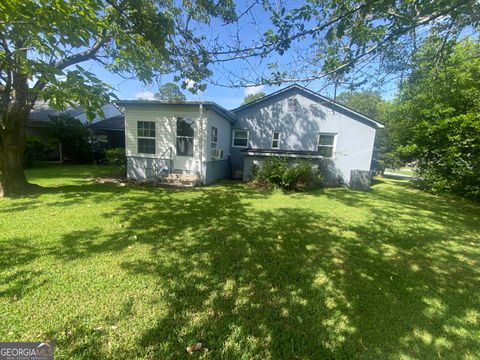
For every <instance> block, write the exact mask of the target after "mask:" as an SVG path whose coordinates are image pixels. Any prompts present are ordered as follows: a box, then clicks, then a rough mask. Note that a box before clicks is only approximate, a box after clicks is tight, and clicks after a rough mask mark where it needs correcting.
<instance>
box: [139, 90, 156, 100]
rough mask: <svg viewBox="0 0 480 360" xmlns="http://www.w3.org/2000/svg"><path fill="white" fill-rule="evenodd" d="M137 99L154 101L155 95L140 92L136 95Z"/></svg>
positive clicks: (149, 92)
mask: <svg viewBox="0 0 480 360" xmlns="http://www.w3.org/2000/svg"><path fill="white" fill-rule="evenodd" d="M135 98H137V99H143V100H154V99H155V96H154V93H153V92H151V91H139V92H137V93H136V94H135Z"/></svg>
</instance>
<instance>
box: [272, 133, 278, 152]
mask: <svg viewBox="0 0 480 360" xmlns="http://www.w3.org/2000/svg"><path fill="white" fill-rule="evenodd" d="M279 145H280V133H279V132H278V131H274V132H273V135H272V149H278V148H279Z"/></svg>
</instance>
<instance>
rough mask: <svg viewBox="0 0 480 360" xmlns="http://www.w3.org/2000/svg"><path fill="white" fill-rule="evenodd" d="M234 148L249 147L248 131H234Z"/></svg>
mask: <svg viewBox="0 0 480 360" xmlns="http://www.w3.org/2000/svg"><path fill="white" fill-rule="evenodd" d="M233 146H235V147H247V146H248V130H233Z"/></svg>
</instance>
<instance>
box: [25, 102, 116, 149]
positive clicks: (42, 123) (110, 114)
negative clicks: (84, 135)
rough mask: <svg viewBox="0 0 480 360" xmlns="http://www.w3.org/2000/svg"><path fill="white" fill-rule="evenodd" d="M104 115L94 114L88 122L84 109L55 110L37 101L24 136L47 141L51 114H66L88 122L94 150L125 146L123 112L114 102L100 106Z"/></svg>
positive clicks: (85, 122)
mask: <svg viewBox="0 0 480 360" xmlns="http://www.w3.org/2000/svg"><path fill="white" fill-rule="evenodd" d="M102 111H103V114H104V117H101V116H100V115H96V116H95V118H94V119H93V120H92V122H91V123H90V122H89V120H88V118H87V115H86V113H85V110H84V109H83V108H81V107H77V108H69V109H67V110H65V111H57V110H55V109H52V108H50V107H49V106H48V104H46V103H44V102H38V103H37V104H36V105H35V106H34V108H33V110H32V111H31V112H30V116H29V120H28V122H27V124H26V129H25V136H26V137H36V138H38V139H40V140H41V141H42V142H44V143H48V141H49V139H50V134H49V130H48V122H49V121H50V117H51V116H55V115H61V114H66V115H70V116H72V117H74V118H76V119H78V120H80V121H81V122H82V123H84V124H90V125H89V127H90V129H91V131H92V135H93V136H92V140H93V145H94V149H95V150H96V151H101V152H102V151H103V150H105V149H109V148H113V147H125V125H124V124H125V119H124V116H123V114H122V113H121V112H120V110H118V108H117V107H116V106H115V105H114V104H107V105H105V106H103V107H102ZM52 156H53V158H56V157H58V151H55V152H53V153H52Z"/></svg>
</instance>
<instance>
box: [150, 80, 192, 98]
mask: <svg viewBox="0 0 480 360" xmlns="http://www.w3.org/2000/svg"><path fill="white" fill-rule="evenodd" d="M155 99H158V100H186V99H187V97H186V96H185V94H184V93H182V91H181V90H180V88H179V87H178V86H177V85H176V84H174V83H171V82H168V83H165V84H163V85H162V86H160V88H159V89H158V92H157V93H156V94H155Z"/></svg>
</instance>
